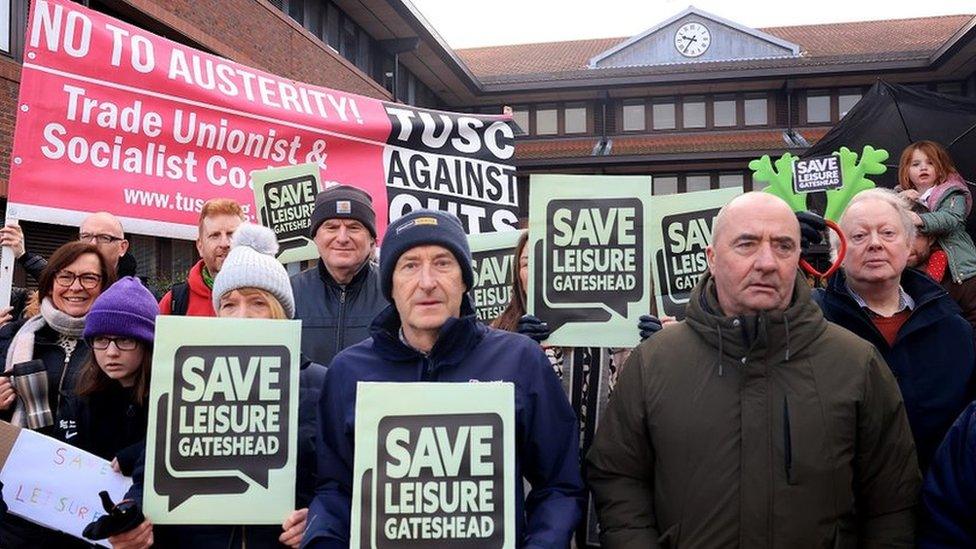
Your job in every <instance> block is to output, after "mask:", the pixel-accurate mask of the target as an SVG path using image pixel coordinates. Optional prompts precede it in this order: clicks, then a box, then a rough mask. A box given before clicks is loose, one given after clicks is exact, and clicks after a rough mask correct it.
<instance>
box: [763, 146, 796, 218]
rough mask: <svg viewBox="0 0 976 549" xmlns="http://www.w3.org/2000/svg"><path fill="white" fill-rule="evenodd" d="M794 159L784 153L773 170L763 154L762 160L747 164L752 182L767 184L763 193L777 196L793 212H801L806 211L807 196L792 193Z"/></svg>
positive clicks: (767, 157)
mask: <svg viewBox="0 0 976 549" xmlns="http://www.w3.org/2000/svg"><path fill="white" fill-rule="evenodd" d="M795 159H796V157H794V156H793V155H792V154H790V153H784V154H783V156H781V157H779V159H777V160H776V164H775V169H774V167H773V163H772V162H771V161H770V159H769V155H768V154H765V155H763V157H762V158H757V159H755V160H752V161H751V162H749V169H750V170H752V179H753V181H759V182H760V183H769V186H768V187H766V188H764V189H763V191H764V192H767V193H770V194H772V195H775V196H778V197H780V198H782V199H783V200H784V201H786V203H787V204H789V205H790V208H792V209H793V211H794V212H802V211H804V210H806V209H807V195H805V194H802V193H799V194H798V193H795V192H793V161H794V160H795Z"/></svg>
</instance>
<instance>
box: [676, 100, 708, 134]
mask: <svg viewBox="0 0 976 549" xmlns="http://www.w3.org/2000/svg"><path fill="white" fill-rule="evenodd" d="M681 114H682V115H683V117H684V127H685V128H704V127H705V101H703V100H701V99H690V98H689V99H686V100H685V101H684V102H683V104H682V105H681Z"/></svg>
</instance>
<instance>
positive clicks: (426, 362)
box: [420, 356, 433, 381]
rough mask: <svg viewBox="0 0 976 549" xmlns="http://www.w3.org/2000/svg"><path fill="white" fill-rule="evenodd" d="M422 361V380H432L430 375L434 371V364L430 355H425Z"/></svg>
mask: <svg viewBox="0 0 976 549" xmlns="http://www.w3.org/2000/svg"><path fill="white" fill-rule="evenodd" d="M420 363H421V365H422V366H423V369H422V371H421V372H420V381H430V375H431V373H432V372H433V368H432V366H433V365H432V364H431V362H430V357H428V356H424V357H423V358H421V359H420Z"/></svg>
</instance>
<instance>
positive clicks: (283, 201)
mask: <svg viewBox="0 0 976 549" xmlns="http://www.w3.org/2000/svg"><path fill="white" fill-rule="evenodd" d="M263 192H264V204H265V206H264V208H262V210H261V218H262V222H263V225H264V226H265V227H268V228H270V229H271V230H272V231H274V233H275V236H277V237H278V254H277V256H281V254H282V253H284V252H285V251H287V250H291V249H294V248H301V247H302V246H304V245H305V244H306V243H307V242H309V241H310V239H309V238H308V230H309V228H310V227H311V223H312V210H314V209H315V194H316V193H317V192H318V188H317V187H316V182H315V176H313V175H310V174H309V175H302V176H300V177H293V178H290V179H283V180H281V181H274V182H271V183H268V184H267V185H265V186H264V190H263Z"/></svg>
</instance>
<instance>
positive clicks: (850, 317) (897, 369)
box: [814, 189, 976, 473]
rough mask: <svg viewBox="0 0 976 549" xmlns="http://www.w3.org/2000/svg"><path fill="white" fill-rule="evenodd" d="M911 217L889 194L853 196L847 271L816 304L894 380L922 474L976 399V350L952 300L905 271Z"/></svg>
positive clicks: (845, 225)
mask: <svg viewBox="0 0 976 549" xmlns="http://www.w3.org/2000/svg"><path fill="white" fill-rule="evenodd" d="M909 214H910V212H909V211H908V210H907V209H905V208H904V206H903V202H902V200H900V199H899V198H898V196H897V195H896V194H895V193H893V192H892V191H889V190H886V189H872V190H868V191H863V192H861V193H859V194H857V195H855V197H854V198H853V199H852V200H851V202H850V204H849V205H848V207H847V210H846V211H845V212H844V214H843V215H842V216H841V219H840V227H841V230H842V231H843V232H844V236H845V238H846V239H847V255H846V256H845V257H844V260H843V263H842V265H841V267H842V269H841V270H839V271H838V272H837V273H835V274H834V275H833V276H831V278H830V279H829V280H828V281H827V287H826V288H825V289H819V290H816V294H815V296H814V299H816V300H817V302H818V303H820V306H821V308H822V309H823V312H824V316H825V317H826V318H827V320H830V321H831V322H835V323H837V324H839V325H841V326H843V327H844V328H847V329H848V330H850V331H852V332H854V333H855V334H857V335H859V336H861V337H862V338H864V339H865V340H867V341H868V342H870V343H871V344H872V345H874V346H875V347H876V348H877V349H878V351H879V352H880V353H881V355H882V356H883V357H884V359H885V362H887V364H888V366H889V367H890V368H891V371H892V372H893V373H894V374H895V377H896V378H897V379H898V385H899V387H901V393H902V395H903V396H904V400H905V409H906V410H907V412H908V420H909V422H910V423H911V426H912V433H913V434H914V436H915V446H916V448H917V451H918V462H919V465H920V466H921V468H922V471H923V473H924V471H925V470H926V469H927V468H928V465H929V462H930V461H931V459H932V455H933V454H934V453H935V449H936V448H937V447H938V445H939V443H940V442H941V441H942V438H943V436H945V433H946V431H947V430H948V429H949V426H950V425H952V422H953V421H954V420H955V419H956V417H957V416H958V415H959V412H961V411H962V409H963V408H965V406H966V405H967V404H968V403H969V402H970V401H971V400H973V398H974V396H976V394H974V389H976V387H974V383H976V377H974V363H976V351H974V348H973V328H972V327H971V326H970V325H969V323H968V322H966V320H965V319H963V318H962V316H960V314H959V312H960V311H959V307H958V306H957V305H956V304H955V302H954V301H952V298H950V297H949V294H947V293H946V291H945V290H944V289H943V288H942V287H940V286H939V285H938V284H936V283H935V282H933V281H932V280H931V279H930V278H929V277H927V276H925V275H924V274H922V273H920V272H918V271H915V270H913V269H906V268H905V266H906V263H907V261H908V256H909V253H910V250H911V244H912V242H913V240H914V236H915V235H914V232H915V226H914V225H913V223H912V218H911V216H910V215H909Z"/></svg>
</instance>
